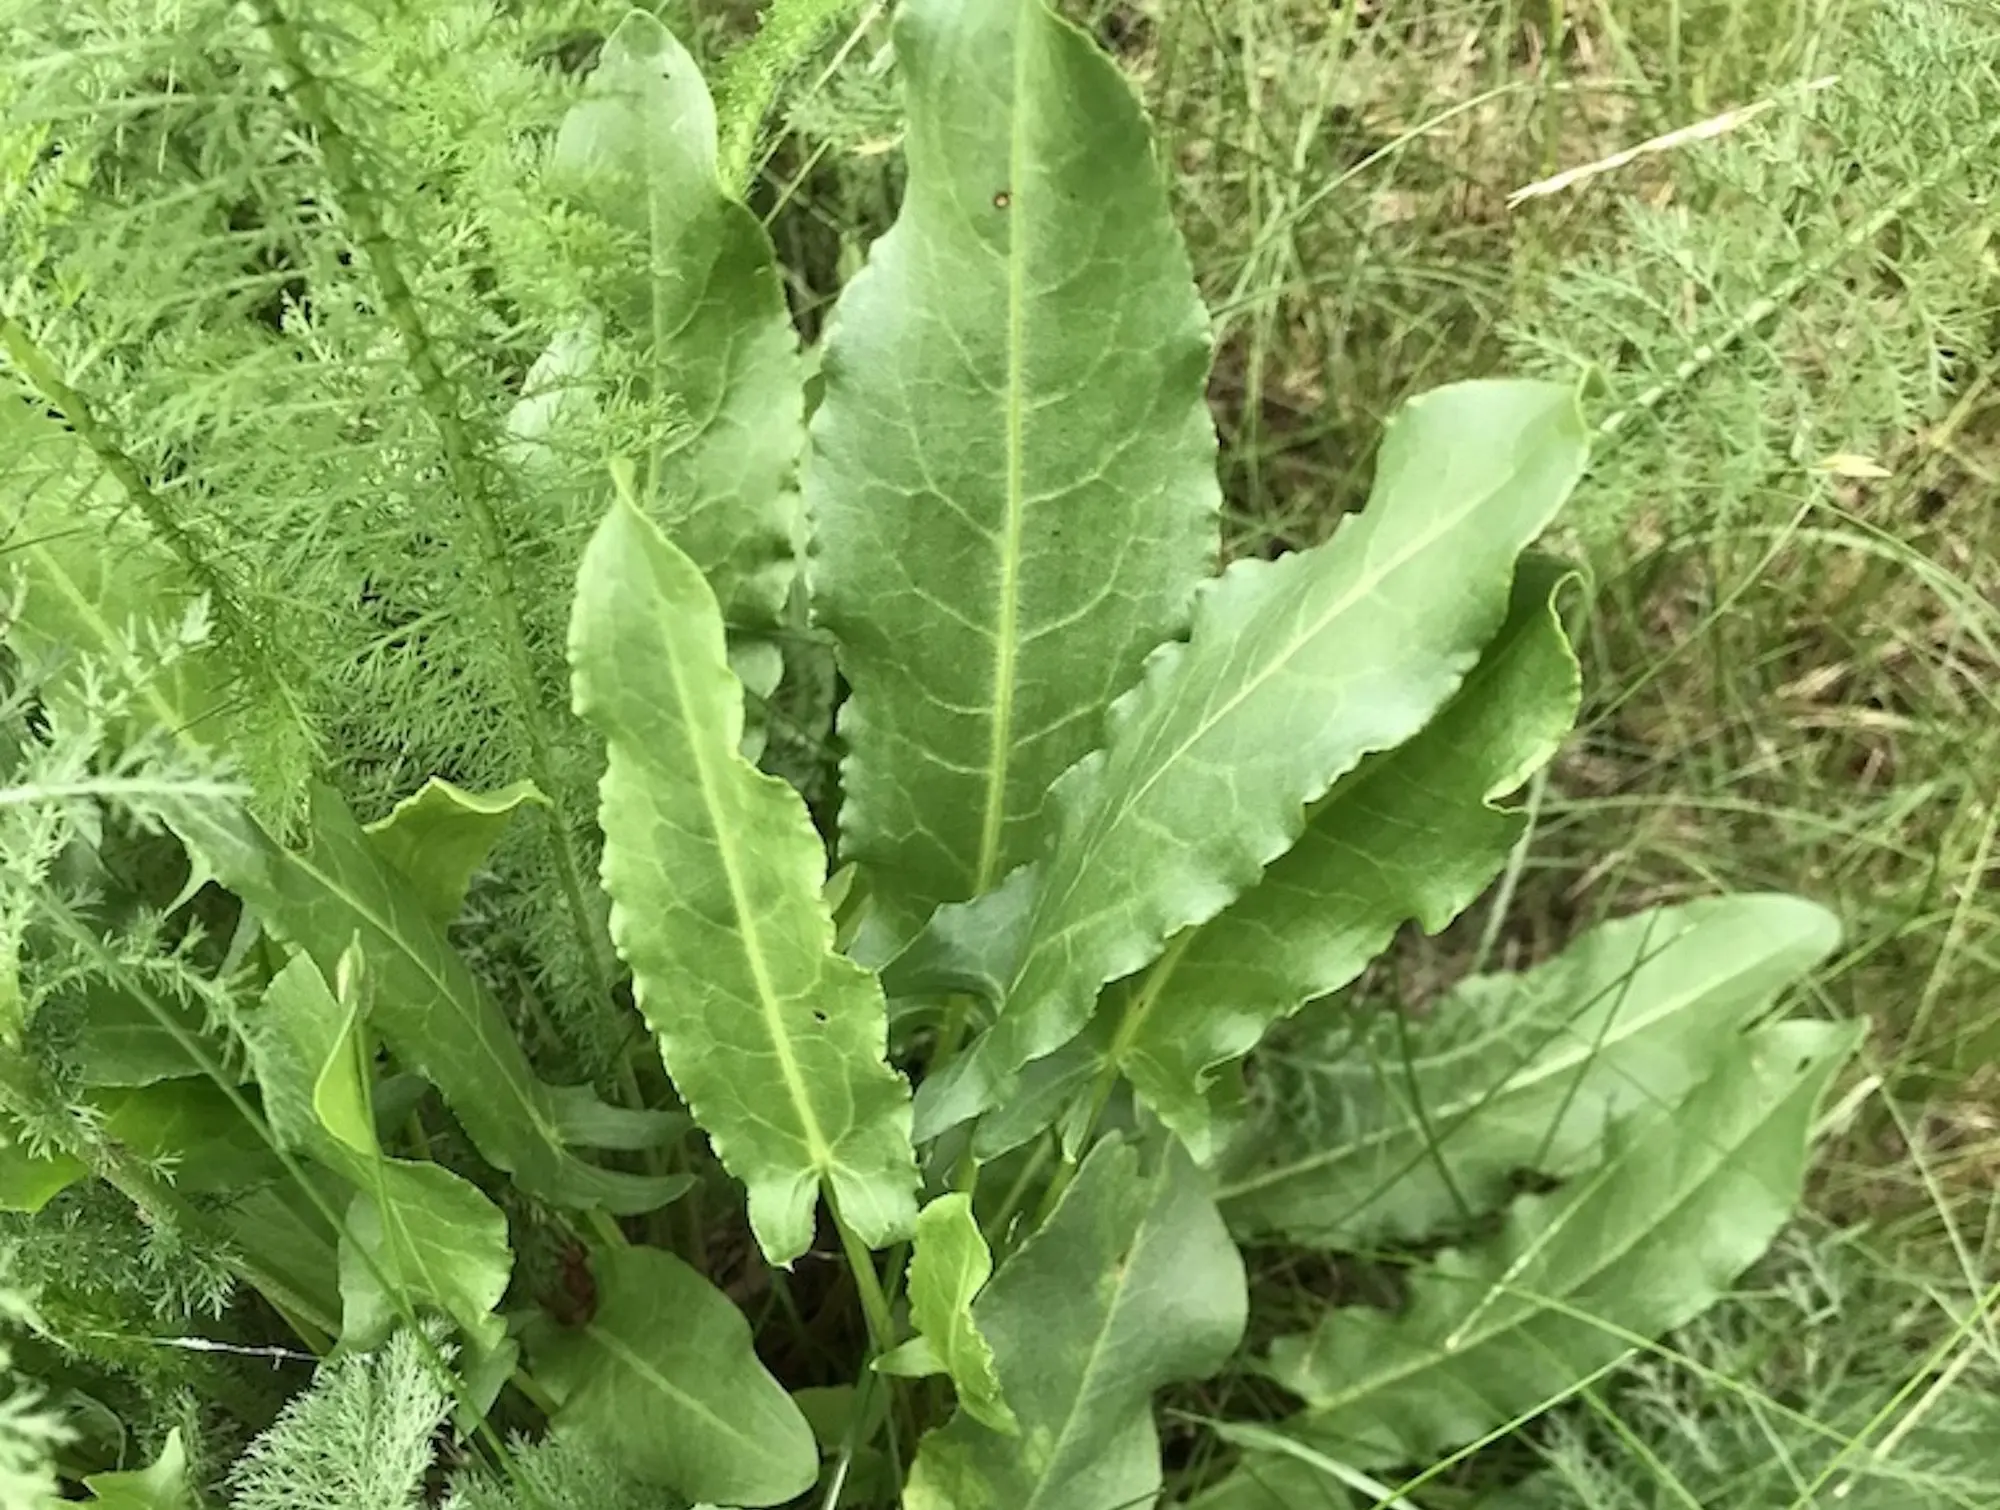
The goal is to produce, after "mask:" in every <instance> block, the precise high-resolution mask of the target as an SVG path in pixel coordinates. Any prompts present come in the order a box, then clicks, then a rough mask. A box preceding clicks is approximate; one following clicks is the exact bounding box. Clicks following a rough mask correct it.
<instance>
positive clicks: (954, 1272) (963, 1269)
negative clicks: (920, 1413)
mask: <svg viewBox="0 0 2000 1510" xmlns="http://www.w3.org/2000/svg"><path fill="white" fill-rule="evenodd" d="M915 1248H916V1251H915V1252H914V1253H913V1254H912V1256H911V1258H910V1319H911V1321H913V1322H914V1323H916V1328H917V1337H916V1345H915V1346H914V1347H912V1348H911V1349H910V1351H911V1353H912V1354H916V1355H920V1356H921V1358H922V1359H923V1361H924V1362H926V1363H929V1362H932V1361H934V1362H935V1364H936V1366H937V1369H938V1370H941V1371H942V1372H944V1373H946V1374H949V1375H950V1376H951V1382H952V1385H953V1387H954V1388H956V1389H957V1390H958V1403H959V1406H960V1408H962V1409H963V1410H964V1411H965V1412H966V1413H967V1414H969V1415H970V1416H971V1417H972V1418H973V1419H974V1420H975V1421H977V1422H979V1424H980V1425H982V1426H986V1427H990V1428H991V1429H992V1430H994V1431H998V1432H1004V1433H1006V1434H1007V1435H1009V1436H1013V1435H1016V1434H1017V1433H1018V1432H1019V1431H1020V1426H1019V1423H1017V1422H1016V1421H1015V1419H1014V1412H1013V1411H1011V1410H1009V1409H1008V1408H1007V1402H1006V1400H1005V1399H1004V1398H1003V1397H1002V1396H1001V1393H1000V1378H999V1375H998V1374H997V1373H996V1372H995V1371H994V1367H993V1349H992V1348H991V1347H990V1346H989V1345H988V1344H987V1341H986V1338H985V1337H984V1336H982V1335H981V1334H980V1331H979V1323H978V1322H977V1321H975V1320H974V1319H973V1315H972V1303H973V1301H974V1300H975V1299H976V1298H977V1297H978V1295H979V1292H980V1290H982V1289H983V1288H985V1285H986V1281H987V1279H988V1278H990V1277H991V1275H992V1273H993V1255H992V1253H991V1252H990V1251H989V1250H988V1248H987V1246H986V1235H985V1234H984V1233H983V1232H981V1231H980V1230H979V1218H978V1217H977V1216H975V1215H974V1214H973V1211H972V1197H970V1196H968V1195H966V1194H964V1193H963V1192H960V1191H953V1192H951V1193H950V1194H948V1195H941V1196H939V1197H938V1198H937V1199H936V1200H934V1201H932V1202H931V1203H930V1204H929V1205H928V1206H926V1207H924V1209H923V1210H922V1211H921V1212H920V1213H918V1215H917V1238H916V1245H915ZM903 1352H905V1349H903V1348H898V1349H897V1350H896V1351H895V1352H893V1353H890V1354H889V1355H888V1356H887V1357H885V1358H883V1359H882V1360H881V1361H880V1362H879V1363H877V1364H876V1367H877V1368H879V1369H881V1370H882V1372H884V1373H887V1374H900V1373H909V1374H913V1375H917V1376H919V1377H920V1376H922V1375H923V1374H927V1373H930V1372H932V1371H933V1370H932V1369H931V1368H929V1367H904V1366H901V1365H900V1364H899V1363H898V1360H897V1354H899V1353H903Z"/></svg>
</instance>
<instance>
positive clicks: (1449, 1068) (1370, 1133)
mask: <svg viewBox="0 0 2000 1510" xmlns="http://www.w3.org/2000/svg"><path fill="white" fill-rule="evenodd" d="M1839 939H1840V925H1839V923H1838V922H1837V921H1836V920H1835V919H1834V918H1833V916H1832V915H1831V914H1829V913H1828V912H1826V911H1825V910H1824V909H1823V908H1820V907H1817V906H1815V905H1813V904H1812V903H1810V902H1805V901H1801V900H1799V899H1797V898H1794V897H1786V896H1742V897H1725V898H1718V899H1715V900H1713V901H1703V902H1695V903H1691V904H1689V905H1687V906H1684V907H1673V908H1661V909H1658V910H1655V911H1652V912H1646V913H1641V914H1639V915H1638V916H1635V917H1630V918H1624V919H1621V920H1619V921H1618V922H1615V923H1609V924H1606V925H1605V926H1603V927H1601V928H1598V929H1596V930H1594V931H1593V932H1591V933H1589V934H1586V935H1585V936H1584V937H1583V938H1581V939H1579V940H1578V941H1577V942H1576V943H1575V944H1573V945H1572V946H1571V947H1570V948H1569V949H1567V950H1566V951H1564V953H1563V954H1561V955H1560V956H1558V957H1557V958H1556V959H1553V960H1551V961H1549V962H1548V963H1547V964H1544V965H1541V966H1539V967H1538V968H1536V969H1534V970H1531V971H1528V972H1527V973H1526V974H1522V975H1501V976H1487V977H1481V978H1478V979H1475V980H1470V981H1466V982H1464V983H1463V984H1462V985H1460V986H1459V987H1458V989H1457V990H1455V991H1453V992H1452V993H1451V994H1450V995H1448V996H1447V997H1446V998H1445V999H1444V1000H1443V1001H1441V1002H1439V1003H1438V1004H1437V1005H1436V1006H1435V1007H1434V1008H1433V1009H1432V1010H1431V1012H1429V1013H1428V1014H1427V1015H1426V1016H1425V1017H1423V1018H1422V1019H1419V1020H1411V1021H1408V1022H1403V1023H1398V1022H1396V1021H1394V1020H1393V1019H1388V1018H1377V1019H1374V1020H1372V1021H1371V1022H1370V1024H1369V1025H1368V1027H1367V1029H1366V1030H1365V1031H1364V1032H1363V1033H1362V1034H1361V1035H1360V1038H1359V1041H1358V1042H1357V1041H1355V1040H1353V1039H1348V1040H1347V1041H1345V1042H1343V1043H1338V1044H1336V1045H1333V1046H1330V1051H1329V1054H1328V1057H1327V1060H1326V1062H1325V1063H1318V1064H1308V1063H1304V1062H1302V1056H1299V1055H1290V1056H1287V1057H1286V1059H1285V1060H1284V1061H1282V1062H1280V1063H1276V1064H1273V1065H1272V1066H1270V1067H1269V1074H1270V1076H1271V1083H1270V1086H1269V1094H1268V1095H1267V1096H1266V1098H1265V1102H1266V1112H1265V1116H1264V1118H1263V1120H1262V1121H1261V1122H1260V1123H1258V1124H1257V1125H1255V1126H1253V1127H1252V1128H1250V1129H1248V1130H1246V1132H1245V1134H1244V1136H1243V1138H1242V1140H1241V1143H1240V1145H1239V1148H1240V1152H1239V1153H1238V1154H1237V1155H1236V1156H1235V1157H1233V1158H1232V1159H1231V1160H1230V1161H1229V1164H1228V1166H1227V1173H1226V1175H1225V1178H1224V1180H1223V1183H1222V1186H1221V1188H1220V1190H1219V1191H1218V1195H1217V1199H1218V1200H1219V1202H1220V1203H1221V1206H1222V1210H1223V1214H1224V1215H1225V1216H1226V1217H1227V1218H1228V1220H1229V1223H1230V1225H1231V1226H1232V1227H1233V1228H1234V1229H1235V1230H1237V1231H1239V1232H1243V1233H1247V1234H1252V1235H1256V1236H1261V1237H1271V1236H1281V1237H1285V1238H1289V1239H1291V1240H1292V1241H1294V1242H1301V1243H1308V1244H1312V1245H1314V1246H1332V1247H1339V1248H1348V1249H1365V1248H1369V1247H1372V1246H1374V1245H1376V1244H1377V1243H1379V1242H1381V1241H1382V1240H1384V1239H1402V1240H1405V1241H1409V1240H1415V1239H1420V1238H1425V1237H1429V1236H1430V1235H1432V1234H1433V1233H1434V1232H1435V1231H1437V1230H1438V1229H1439V1228H1440V1227H1443V1226H1445V1225H1446V1224H1449V1223H1453V1222H1463V1221H1465V1220H1467V1219H1469V1218H1471V1217H1474V1216H1478V1215H1481V1214H1483V1213H1485V1212H1487V1211H1490V1210H1492V1209H1494V1208H1495V1207H1496V1206H1498V1205H1499V1204H1500V1203H1501V1202H1502V1201H1503V1200H1504V1199H1505V1198H1506V1196H1507V1194H1508V1192H1509V1190H1510V1188H1511V1185H1512V1181H1513V1179H1514V1177H1515V1176H1516V1175H1517V1174H1518V1173H1520V1172H1522V1171H1532V1172H1534V1173H1538V1174H1542V1175H1546V1176H1551V1177H1561V1176H1565V1175H1570V1174H1574V1173H1576V1172H1577V1171H1578V1170H1580V1169H1582V1168H1584V1167H1585V1166H1586V1165H1588V1164H1589V1163H1591V1162H1593V1161H1594V1160H1595V1159H1596V1158H1597V1156H1598V1153H1599V1149H1600V1146H1601V1139H1602V1136H1603V1132H1604V1128H1605V1126H1606V1125H1607V1123H1608V1122H1610V1120H1611V1119H1613V1118H1614V1117H1619V1116H1623V1115H1626V1114H1627V1113H1630V1112H1634V1111H1638V1110H1640V1109H1641V1108H1643V1107H1645V1106H1647V1105H1649V1104H1655V1103H1671V1102H1674V1101H1678V1100H1679V1099H1680V1098H1681V1097H1682V1096H1684V1095H1685V1094H1686V1093H1687V1091H1688V1089H1689V1088H1690V1087H1691V1086H1693V1085H1694V1084H1696V1083H1697V1082H1698V1081H1700V1080H1701V1079H1703V1078H1704V1077H1705V1076H1706V1075H1707V1074H1708V1073H1709V1071H1710V1070H1711V1069H1712V1068H1713V1067H1714V1066H1715V1064H1716V1062H1717V1061H1718V1060H1719V1059H1721V1058H1723V1057H1725V1056H1729V1055H1735V1054H1741V1053H1743V1052H1744V1051H1745V1042H1746V1040H1745V1039H1744V1038H1743V1037H1742V1033H1741V1030H1742V1028H1743V1026H1744V1024H1745V1023H1746V1022H1748V1021H1749V1020H1751V1019H1752V1018H1753V1017H1754V1016H1755V1015H1756V1014H1757V1013H1759V1012H1760V1011H1762V1010H1763V1009H1764V1008H1765V1007H1766V1006H1768V1005H1769V1004H1770V1001H1771V998H1772V997H1773V996H1774V995H1776V994H1777V993H1778V992H1779V991H1781V990H1783V989H1784V988H1785V987H1786V986H1788V985H1790V984H1791V983H1792V982H1793V981H1795V980H1796V979H1798V977H1799V976H1801V975H1802V974H1804V973H1805V972H1806V971H1807V970H1809V969H1811V968H1812V966H1813V965H1814V964H1816V963H1817V962H1818V961H1819V960H1821V959H1823V958H1824V957H1825V956H1826V955H1827V953H1828V952H1829V951H1830V950H1832V948H1833V947H1834V945H1835V944H1836V943H1838V942H1839Z"/></svg>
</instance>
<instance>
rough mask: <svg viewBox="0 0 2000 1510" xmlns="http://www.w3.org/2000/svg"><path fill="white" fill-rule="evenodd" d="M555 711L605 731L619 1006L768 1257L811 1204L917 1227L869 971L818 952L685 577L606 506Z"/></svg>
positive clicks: (813, 852) (779, 804) (827, 933)
mask: <svg viewBox="0 0 2000 1510" xmlns="http://www.w3.org/2000/svg"><path fill="white" fill-rule="evenodd" d="M570 665H571V668H572V672H573V677H574V689H575V697H576V709H577V712H578V713H579V714H581V715H582V716H583V717H584V719H586V720H587V721H588V722H589V723H590V724H591V726H592V727H593V728H595V729H596V730H597V731H598V732H599V733H600V734H602V735H603V736H604V741H605V748H606V753H607V757H608V760H607V765H606V769H605V774H604V781H603V786H602V794H601V795H602V800H601V808H600V811H601V817H602V822H603V828H604V862H603V866H604V888H605V890H606V891H607V892H609V893H610V894H611V903H612V906H611V934H612V938H613V939H614V940H615V941H616V943H617V945H618V951H619V953H620V954H621V955H622V956H623V957H624V959H625V961H626V963H627V964H629V965H630V966H631V967H632V976H633V984H634V989H635V991H636V994H637V997H638V1002H639V1009H640V1011H641V1012H642V1013H643V1014H644V1015H645V1018H646V1021H647V1022H648V1024H650V1025H651V1027H652V1029H653V1031H654V1033H655V1034H656V1035H657V1036H658V1038H659V1042H660V1053H661V1055H662V1056H663V1057H664V1059H665V1061H666V1066H667V1071H668V1073H669V1074H670V1075H672V1076H673V1079H674V1084H675V1086H676V1087H677V1088H678V1089H679V1090H680V1093H681V1096H682V1098H683V1099H684V1100H685V1101H686V1102H687V1104H688V1109H689V1110H690V1111H691V1112H692V1113H693V1114H694V1117H695V1120H696V1121H697V1122H699V1123H700V1124H701V1126H702V1127H703V1128H704V1129H705V1130H706V1131H707V1133H708V1135H709V1139H710V1141H711V1142H712V1144H713V1145H714V1148H715V1152H716V1156H717V1157H718V1158H720V1159H721V1160H722V1163H723V1165H724V1167H725V1168H727V1169H728V1170H729V1172H730V1173H731V1174H733V1175H735V1176H736V1178H738V1179H739V1180H741V1181H742V1182H743V1183H744V1185H745V1186H747V1187H748V1189H749V1193H750V1221H751V1225H752V1227H753V1228H754V1229H755V1231H756V1234H757V1240H758V1242H759V1244H760V1245H761V1246H762V1247H763V1250H764V1252H765V1254H766V1255H767V1256H768V1257H769V1258H770V1260H771V1261H772V1262H773V1263H778V1264H785V1263H790V1262H791V1261H792V1260H793V1259H795V1258H797V1257H798V1256H799V1255H800V1254H801V1253H803V1252H805V1251H806V1249H807V1247H809V1246H810V1245H811V1242H812V1236H813V1215H814V1208H815V1203H816V1199H817V1196H818V1194H819V1192H820V1191H821V1190H822V1189H823V1190H824V1191H825V1192H826V1193H827V1195H828V1196H829V1198H830V1199H831V1200H832V1201H833V1202H834V1204H835V1206H836V1208H837V1209H838V1212H839V1214H840V1216H841V1217H842V1218H843V1219H844V1220H845V1221H846V1222H848V1223H849V1224H850V1225H851V1227H852V1228H853V1230H854V1231H856V1232H857V1233H859V1234H860V1235H861V1236H862V1237H863V1238H864V1239H865V1240H866V1241H868V1242H869V1243H871V1244H873V1245H875V1246H881V1245H883V1244H885V1243H888V1242H891V1241H894V1240H896V1239H898V1238H900V1237H903V1236H906V1235H907V1234H908V1232H909V1230H910V1226H911V1224H912V1223H913V1222H914V1221H915V1219H916V1184H917V1170H916V1156H915V1154H914V1152H913V1151H912V1149H911V1147H910V1092H909V1086H908V1084H907V1083H906V1082H905V1081H904V1079H903V1077H902V1076H901V1075H899V1074H897V1073H896V1071H895V1070H893V1069H891V1068H890V1067H889V1065H888V1063H887V1062H886V1060H885V1058H884V1055H885V1053H886V1050H887V1040H888V1015H887V1011H886V1009H885V1007H884V1004H883V1000H882V988H881V986H880V984H879V983H878V982H877V981H876V979H875V977H874V975H873V974H871V973H870V972H869V971H867V970H864V969H863V968H861V966H859V965H857V964H855V963H854V962H853V961H852V960H850V959H848V958H846V957H845V956H844V955H842V954H840V953H839V952H838V951H837V950H836V949H835V947H834V929H833V918H832V915H831V914H830V913H829V912H828V910H827V906H826V902H825V900H824V898H823V896H822V892H821V888H822V887H823V885H824V884H825V880H826V852H825V850H824V848H823V847H822V846H821V844H820V840H819V836H818V834H816V833H815V832H814V830H813V826H812V820H811V818H810V817H809V816H808V815H807V813H806V808H805V804H804V803H803V802H802V801H801V800H800V798H799V796H798V794H797V793H796V792H794V791H793V790H792V789H791V788H790V787H789V786H787V785H786V784H785V783H784V782H782V781H780V780H778V779H777V778H776V777H774V776H768V775H765V774H764V773H763V772H761V771H759V770H757V769H756V767H754V766H752V765H751V764H750V763H749V762H748V761H747V760H745V759H744V758H743V756H742V754H741V753H740V751H739V749H738V744H739V741H740V739H741V736H742V730H743V698H742V689H741V687H740V686H739V685H738V683H737V681H736V678H735V676H734V675H733V674H732V673H731V672H730V669H729V663H728V660H727V657H726V655H725V651H724V644H723V632H722V618H721V615H720V614H719V613H718V612H717V609H716V604H715V598H714V595H713V594H712V593H711V592H710V591H709V589H708V584H707V583H706V582H704V581H703V580H702V576H701V573H700V572H699V571H697V570H696V569H695V567H694V564H693V563H692V562H691V561H689V560H688V558H687V557H686V556H685V555H683V554H682V553H681V552H680V551H679V550H678V549H676V548H675V547H674V546H673V545H672V544H671V543H670V542H669V541H668V540H667V538H666V536H665V535H663V534H662V533H661V532H660V530H659V529H658V528H657V527H656V526H655V525H653V524H652V523H651V522H650V521H649V520H647V519H646V518H644V517H643V516H642V515H641V514H640V513H639V512H638V510H637V509H636V508H634V507H632V506H631V505H630V504H628V503H625V502H622V501H621V502H619V503H617V504H614V505H613V506H612V509H611V512H610V513H609V514H608V515H606V516H605V519H604V522H603V524H602V525H600V526H599V528H598V531H597V534H596V536H595V537H594V538H593V539H592V540H591V542H590V546H589V548H588V549H587V550H586V551H585V552H584V559H583V568H582V572H581V574H580V576H579V578H578V582H577V593H576V608H575V613H574V616H573V618H572V620H571V625H570Z"/></svg>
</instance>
